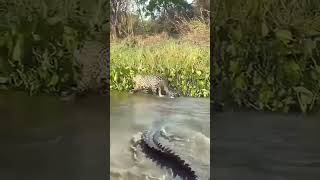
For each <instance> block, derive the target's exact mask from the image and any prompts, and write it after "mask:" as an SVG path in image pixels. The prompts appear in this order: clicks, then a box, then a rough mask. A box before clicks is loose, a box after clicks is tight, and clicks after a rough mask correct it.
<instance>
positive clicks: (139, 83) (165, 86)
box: [132, 75, 179, 98]
mask: <svg viewBox="0 0 320 180" xmlns="http://www.w3.org/2000/svg"><path fill="white" fill-rule="evenodd" d="M132 80H133V82H134V83H135V86H134V89H133V90H132V92H137V91H141V90H148V91H151V92H152V93H154V94H156V93H158V94H159V96H160V97H163V96H164V94H165V95H166V96H169V97H171V98H173V97H176V96H179V94H178V93H175V92H174V91H172V90H171V88H170V87H169V82H168V80H167V79H166V78H164V77H162V76H158V75H136V76H135V77H134V78H133V79H132ZM163 92H164V94H162V93H163Z"/></svg>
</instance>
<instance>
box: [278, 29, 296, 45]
mask: <svg viewBox="0 0 320 180" xmlns="http://www.w3.org/2000/svg"><path fill="white" fill-rule="evenodd" d="M276 37H277V38H278V39H279V40H281V41H282V42H284V43H288V42H289V41H291V40H293V38H292V33H291V32H290V31H288V30H278V31H276Z"/></svg>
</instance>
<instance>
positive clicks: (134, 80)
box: [132, 74, 142, 82]
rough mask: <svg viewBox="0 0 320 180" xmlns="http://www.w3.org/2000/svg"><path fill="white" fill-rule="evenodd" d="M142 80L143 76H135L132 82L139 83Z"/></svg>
mask: <svg viewBox="0 0 320 180" xmlns="http://www.w3.org/2000/svg"><path fill="white" fill-rule="evenodd" d="M141 78H142V76H141V75H139V74H138V75H135V76H134V77H133V78H132V81H133V82H137V81H138V80H139V79H141Z"/></svg>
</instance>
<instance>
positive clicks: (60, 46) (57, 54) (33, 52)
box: [0, 0, 108, 94]
mask: <svg viewBox="0 0 320 180" xmlns="http://www.w3.org/2000/svg"><path fill="white" fill-rule="evenodd" d="M107 2H108V1H100V0H97V1H93V2H92V1H91V2H88V1H84V0H82V1H79V0H16V1H10V0H0V16H1V17H2V18H1V20H0V87H1V88H16V89H22V90H25V91H28V92H29V93H30V94H33V93H38V92H46V93H58V92H59V91H61V90H63V89H65V88H69V87H71V85H72V84H73V83H74V73H76V71H75V69H74V68H75V64H74V62H75V61H74V52H75V50H76V49H77V48H79V47H80V46H81V44H82V43H83V42H84V41H85V40H87V39H90V38H91V39H92V38H95V37H96V36H97V33H98V32H105V31H106V20H107V18H106V16H107V14H106V12H107V11H106V10H107V8H106V7H107V4H106V3H107Z"/></svg>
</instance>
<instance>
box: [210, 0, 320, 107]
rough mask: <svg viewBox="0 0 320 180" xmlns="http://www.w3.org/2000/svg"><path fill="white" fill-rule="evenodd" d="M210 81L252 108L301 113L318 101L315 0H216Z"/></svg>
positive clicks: (319, 42)
mask: <svg viewBox="0 0 320 180" xmlns="http://www.w3.org/2000/svg"><path fill="white" fill-rule="evenodd" d="M214 6H215V7H214V12H213V14H214V16H213V21H212V28H213V29H212V30H213V31H214V39H213V41H214V53H213V56H214V59H215V62H214V63H215V64H214V67H213V71H214V76H215V78H214V79H213V81H214V85H215V87H217V85H219V84H222V83H224V82H228V83H229V84H230V86H231V88H230V89H225V91H228V92H229V95H230V96H229V97H232V100H233V101H234V102H235V103H237V104H239V105H245V106H249V107H254V108H255V109H258V110H271V111H284V112H288V111H289V110H294V109H296V108H300V110H301V111H303V112H308V111H311V110H313V108H314V107H316V105H319V93H320V91H319V90H320V65H319V63H320V51H319V50H320V13H319V8H320V2H319V1H317V0H308V1H289V0H242V1H237V0H226V1H225V0H223V1H222V0H218V1H216V2H215V4H214Z"/></svg>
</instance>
